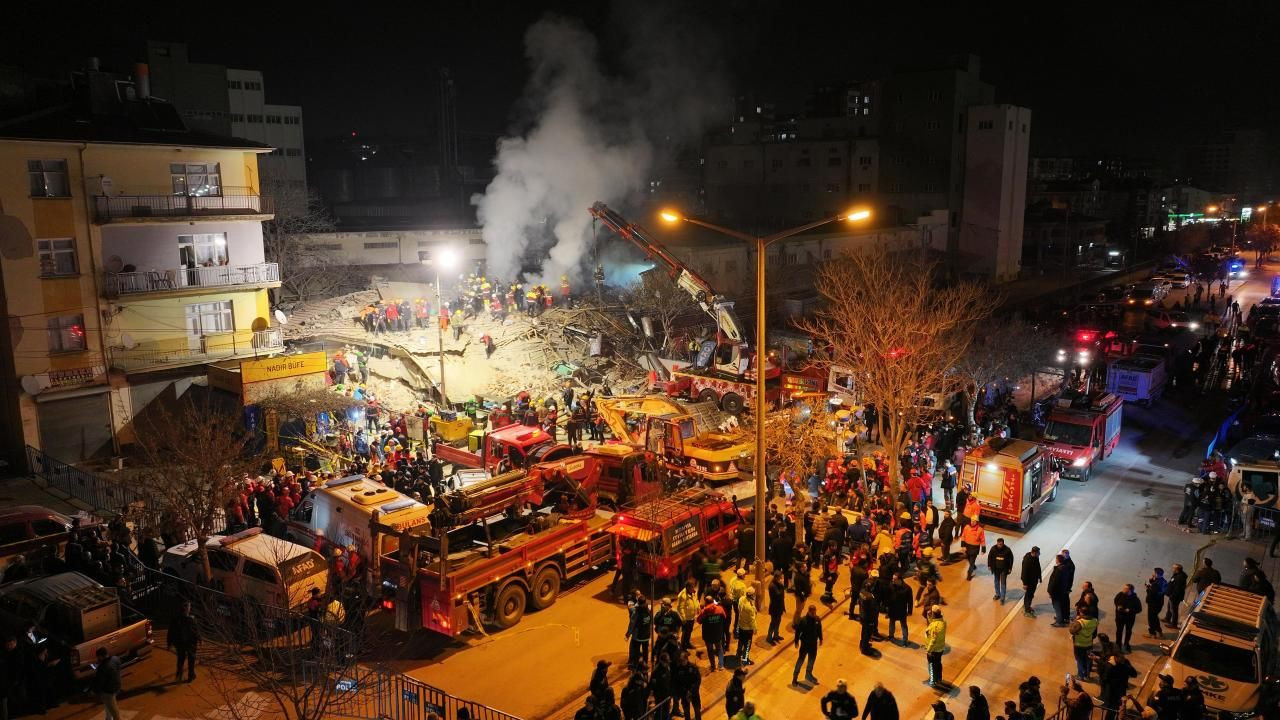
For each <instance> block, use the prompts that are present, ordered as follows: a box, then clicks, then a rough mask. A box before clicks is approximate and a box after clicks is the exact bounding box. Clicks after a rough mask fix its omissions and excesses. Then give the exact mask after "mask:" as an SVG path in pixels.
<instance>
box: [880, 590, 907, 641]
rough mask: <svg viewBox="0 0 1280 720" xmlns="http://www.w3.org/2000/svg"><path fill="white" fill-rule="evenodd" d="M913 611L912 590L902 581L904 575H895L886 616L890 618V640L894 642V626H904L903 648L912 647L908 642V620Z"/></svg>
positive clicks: (887, 600) (888, 594)
mask: <svg viewBox="0 0 1280 720" xmlns="http://www.w3.org/2000/svg"><path fill="white" fill-rule="evenodd" d="M911 610H912V595H911V588H909V587H907V584H906V583H905V582H903V581H902V575H900V574H895V575H894V576H893V582H892V583H891V584H890V585H889V591H888V593H887V598H886V603H885V615H887V616H888V617H889V639H890V640H893V629H894V625H895V624H900V625H902V647H907V646H909V645H910V641H908V640H907V618H909V617H911Z"/></svg>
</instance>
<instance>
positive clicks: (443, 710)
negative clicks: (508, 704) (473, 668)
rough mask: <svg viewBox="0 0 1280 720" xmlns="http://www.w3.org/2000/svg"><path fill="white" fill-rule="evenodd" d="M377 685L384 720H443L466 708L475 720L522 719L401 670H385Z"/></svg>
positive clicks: (450, 719) (453, 718)
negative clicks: (410, 675)
mask: <svg viewBox="0 0 1280 720" xmlns="http://www.w3.org/2000/svg"><path fill="white" fill-rule="evenodd" d="M376 685H377V689H376V690H375V699H376V711H377V717H378V718H379V719H380V720H383V719H384V720H430V719H431V718H432V714H434V715H435V716H438V717H439V718H440V720H457V718H458V717H459V712H460V711H465V713H463V714H462V715H461V716H462V717H470V718H472V720H520V718H518V717H516V716H515V715H511V714H509V713H505V712H502V711H501V710H497V709H494V708H491V707H489V706H488V705H483V704H481V703H477V702H472V701H470V700H463V699H462V698H459V697H455V696H453V695H450V694H449V693H447V692H445V691H444V690H441V689H440V688H437V687H432V686H431V685H428V684H426V683H424V682H422V681H421V680H415V679H414V678H411V677H409V676H408V675H402V674H400V673H382V674H380V675H379V676H378V680H377V683H376Z"/></svg>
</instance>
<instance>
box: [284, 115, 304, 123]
mask: <svg viewBox="0 0 1280 720" xmlns="http://www.w3.org/2000/svg"><path fill="white" fill-rule="evenodd" d="M284 124H285V125H301V124H302V118H300V117H298V116H297V115H285V116H284Z"/></svg>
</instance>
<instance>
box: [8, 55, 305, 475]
mask: <svg viewBox="0 0 1280 720" xmlns="http://www.w3.org/2000/svg"><path fill="white" fill-rule="evenodd" d="M74 91H75V94H74V97H75V98H76V102H75V103H74V104H73V105H72V106H71V107H70V108H66V107H61V108H56V109H46V110H44V111H41V112H36V113H33V114H31V115H28V116H25V117H22V118H17V119H15V120H12V121H8V122H4V123H0V258H2V259H3V262H0V268H2V270H0V280H2V281H3V287H2V288H0V291H2V292H0V296H3V297H4V307H2V308H0V310H3V312H4V314H5V315H6V316H7V317H8V318H9V332H7V333H0V358H2V359H0V371H3V372H4V373H5V374H6V375H7V377H5V378H4V380H3V382H0V388H3V390H0V418H3V419H4V422H0V426H2V427H3V428H4V429H3V433H2V435H3V441H2V442H3V453H4V455H5V458H6V459H7V460H9V461H10V462H17V461H20V459H21V457H22V451H23V446H30V447H34V448H37V449H40V450H43V451H44V452H46V453H48V454H49V455H51V456H53V457H55V458H58V459H60V460H64V461H67V462H79V461H83V460H89V459H92V458H95V457H101V456H104V455H110V454H112V453H114V452H116V451H118V449H119V447H120V445H121V444H127V443H129V442H130V441H132V438H133V427H132V421H133V418H134V416H135V415H136V414H137V413H138V412H140V411H141V410H142V409H143V408H144V407H146V406H147V405H148V404H149V403H151V402H152V401H153V400H156V399H157V398H159V399H161V400H163V399H164V398H165V397H168V396H172V395H175V394H181V392H182V391H183V390H185V387H186V385H187V384H189V383H190V382H191V381H192V379H194V378H198V377H200V376H202V375H203V374H204V367H205V365H206V364H207V363H209V362H211V361H214V360H222V359H226V358H234V357H254V356H261V355H269V354H271V353H273V352H277V351H279V350H282V349H283V341H282V338H281V335H280V333H279V329H278V328H275V327H273V323H272V316H271V312H270V308H269V304H268V296H267V290H268V289H269V288H273V287H278V286H279V268H278V267H277V266H276V265H275V264H272V263H267V262H265V261H264V255H263V244H262V221H263V220H265V219H269V218H270V217H271V215H270V209H269V208H268V207H264V204H263V202H264V201H263V200H262V199H261V197H260V196H259V194H258V188H259V171H258V156H259V155H261V154H264V153H267V152H269V151H270V149H271V148H269V147H267V146H265V145H262V144H259V143H254V142H250V141H245V140H241V139H236V138H230V137H225V136H219V135H214V134H210V133H205V132H200V131H192V130H188V129H187V128H186V127H185V125H184V124H183V123H182V121H181V120H180V118H179V116H178V114H177V113H176V111H175V110H174V108H173V106H172V105H169V104H168V103H164V102H159V101H155V100H152V99H150V98H148V97H146V96H145V94H141V95H140V91H141V92H142V93H145V88H139V87H136V86H135V84H134V83H133V82H132V81H129V80H122V79H120V78H119V77H117V76H114V75H111V74H109V73H105V72H99V71H97V70H96V68H91V69H90V70H88V71H86V72H84V73H79V74H77V75H76V76H75V87H74Z"/></svg>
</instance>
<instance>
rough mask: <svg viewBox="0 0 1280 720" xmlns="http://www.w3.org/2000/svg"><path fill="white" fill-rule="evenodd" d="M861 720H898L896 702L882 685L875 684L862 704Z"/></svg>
mask: <svg viewBox="0 0 1280 720" xmlns="http://www.w3.org/2000/svg"><path fill="white" fill-rule="evenodd" d="M862 720H898V701H897V700H896V699H895V698H894V697H893V693H891V692H889V690H888V689H886V688H885V686H884V685H881V684H880V683H876V686H875V687H874V688H872V690H871V694H870V695H867V701H866V702H864V703H862Z"/></svg>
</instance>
